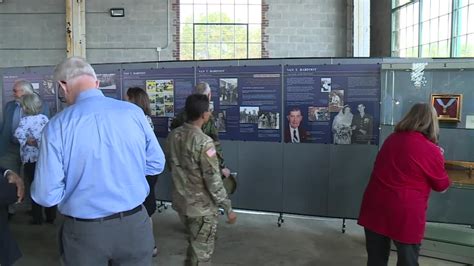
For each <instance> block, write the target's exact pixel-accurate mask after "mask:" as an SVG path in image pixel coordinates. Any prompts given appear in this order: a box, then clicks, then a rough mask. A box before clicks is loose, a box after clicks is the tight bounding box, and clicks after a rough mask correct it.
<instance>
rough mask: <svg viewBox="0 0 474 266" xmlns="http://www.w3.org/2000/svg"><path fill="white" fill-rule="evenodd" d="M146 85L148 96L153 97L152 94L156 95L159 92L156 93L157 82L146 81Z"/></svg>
mask: <svg viewBox="0 0 474 266" xmlns="http://www.w3.org/2000/svg"><path fill="white" fill-rule="evenodd" d="M145 84H146V92H147V93H148V95H151V94H155V93H156V92H157V91H156V85H157V83H156V80H147V81H145Z"/></svg>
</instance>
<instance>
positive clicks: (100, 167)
mask: <svg viewBox="0 0 474 266" xmlns="http://www.w3.org/2000/svg"><path fill="white" fill-rule="evenodd" d="M54 80H55V81H56V82H57V83H58V86H59V88H58V95H61V96H60V97H61V99H64V100H65V102H66V103H67V104H68V105H69V106H68V107H67V108H66V109H64V110H63V111H62V112H61V113H59V114H57V115H56V116H55V117H53V118H52V119H51V120H50V122H49V123H48V124H47V125H46V127H45V128H44V131H43V135H42V138H41V145H40V155H39V158H38V162H37V165H36V173H35V178H34V182H33V185H32V189H31V196H32V198H33V200H35V201H36V202H37V203H38V204H40V205H43V206H45V207H50V206H54V205H56V204H58V209H59V211H60V212H61V213H62V214H63V215H65V217H66V218H65V220H64V224H63V225H62V229H61V230H60V231H61V238H60V239H61V243H60V244H61V247H62V251H63V259H64V262H65V264H66V265H68V266H69V265H107V264H108V263H110V264H111V265H151V263H152V251H153V246H154V245H153V244H154V243H153V242H154V240H153V233H152V230H151V225H150V220H149V218H148V215H147V212H146V210H145V208H143V207H142V205H141V204H142V203H143V201H144V200H145V197H146V196H147V195H148V193H149V190H150V189H149V186H148V183H147V181H146V179H145V176H147V175H157V174H159V173H161V172H162V171H163V168H164V165H165V158H164V155H163V151H162V150H161V148H160V145H159V144H158V141H157V139H156V137H155V135H154V133H153V131H152V129H151V127H150V125H149V124H148V121H147V120H146V118H145V115H144V114H143V111H142V110H141V109H140V108H139V107H137V106H136V105H134V104H131V103H128V102H125V101H119V100H115V99H112V98H108V97H105V96H104V95H103V93H102V92H101V91H100V90H99V89H98V88H99V81H98V80H97V77H96V74H95V71H94V69H93V68H92V67H91V65H89V64H88V63H87V62H86V61H85V60H84V59H82V58H79V57H71V58H68V59H65V60H64V61H63V62H61V63H60V64H58V65H57V66H56V68H55V71H54Z"/></svg>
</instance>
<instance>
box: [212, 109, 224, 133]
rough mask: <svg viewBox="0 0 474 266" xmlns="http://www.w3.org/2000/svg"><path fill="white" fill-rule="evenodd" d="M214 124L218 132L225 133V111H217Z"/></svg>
mask: <svg viewBox="0 0 474 266" xmlns="http://www.w3.org/2000/svg"><path fill="white" fill-rule="evenodd" d="M214 117H215V123H216V128H217V131H218V132H226V131H227V130H226V121H227V114H226V111H225V110H222V111H219V112H217V113H216V114H215V116H214Z"/></svg>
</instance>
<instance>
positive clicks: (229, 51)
mask: <svg viewBox="0 0 474 266" xmlns="http://www.w3.org/2000/svg"><path fill="white" fill-rule="evenodd" d="M234 56H235V44H234V43H222V44H221V58H222V59H232V58H234Z"/></svg>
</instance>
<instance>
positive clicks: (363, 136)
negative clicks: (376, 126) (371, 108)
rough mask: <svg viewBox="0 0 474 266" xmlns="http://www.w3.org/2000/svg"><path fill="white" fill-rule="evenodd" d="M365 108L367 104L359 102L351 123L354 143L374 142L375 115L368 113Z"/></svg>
mask: <svg viewBox="0 0 474 266" xmlns="http://www.w3.org/2000/svg"><path fill="white" fill-rule="evenodd" d="M365 109H366V107H365V104H363V103H359V104H357V112H354V113H355V115H354V118H353V119H352V123H351V129H352V143H353V144H354V143H355V144H371V143H372V142H373V139H374V135H373V122H374V117H373V116H372V115H371V114H368V113H367V112H366V110H365Z"/></svg>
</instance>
